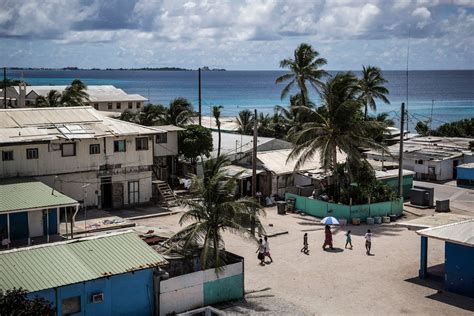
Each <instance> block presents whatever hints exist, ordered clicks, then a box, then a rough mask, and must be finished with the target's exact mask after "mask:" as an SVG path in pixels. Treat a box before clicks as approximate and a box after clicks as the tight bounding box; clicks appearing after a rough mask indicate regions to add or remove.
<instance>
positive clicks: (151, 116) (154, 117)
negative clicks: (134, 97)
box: [136, 104, 168, 126]
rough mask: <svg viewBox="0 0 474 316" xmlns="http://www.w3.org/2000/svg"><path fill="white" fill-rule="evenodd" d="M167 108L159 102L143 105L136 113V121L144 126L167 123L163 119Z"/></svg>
mask: <svg viewBox="0 0 474 316" xmlns="http://www.w3.org/2000/svg"><path fill="white" fill-rule="evenodd" d="M167 112H168V109H167V108H166V107H165V106H163V105H161V104H156V105H155V104H148V105H145V107H143V110H142V111H140V112H139V113H136V115H137V116H138V118H137V123H138V124H141V125H145V126H153V125H160V124H162V123H163V124H167V122H164V121H163V117H164V116H166V113H167Z"/></svg>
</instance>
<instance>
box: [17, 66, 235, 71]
mask: <svg viewBox="0 0 474 316" xmlns="http://www.w3.org/2000/svg"><path fill="white" fill-rule="evenodd" d="M8 69H10V70H105V71H110V70H125V71H128V70H132V71H133V70H140V71H196V70H197V69H188V68H180V67H142V68H79V67H62V68H45V67H41V68H36V67H9V68H8ZM201 70H202V71H226V70H225V69H224V68H209V67H208V66H204V67H202V68H201Z"/></svg>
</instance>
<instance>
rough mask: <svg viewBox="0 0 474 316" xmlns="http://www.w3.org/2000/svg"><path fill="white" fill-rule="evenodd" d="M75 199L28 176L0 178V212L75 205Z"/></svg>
mask: <svg viewBox="0 0 474 316" xmlns="http://www.w3.org/2000/svg"><path fill="white" fill-rule="evenodd" d="M77 204H78V203H77V201H76V200H74V199H71V198H70V197H68V196H66V195H64V194H62V193H60V192H58V191H56V190H55V191H54V194H53V189H52V188H51V187H49V186H47V185H46V184H44V183H42V182H40V181H37V180H35V179H30V178H12V179H3V180H0V213H4V212H12V211H21V210H25V211H27V210H28V209H39V208H52V207H55V206H65V205H77Z"/></svg>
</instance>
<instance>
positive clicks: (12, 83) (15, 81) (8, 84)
mask: <svg viewBox="0 0 474 316" xmlns="http://www.w3.org/2000/svg"><path fill="white" fill-rule="evenodd" d="M22 82H23V83H24V84H25V85H27V86H28V85H29V84H28V83H26V82H24V81H23V80H18V79H10V78H7V80H6V81H4V80H3V79H0V89H3V88H4V87H13V86H19V85H20V83H22ZM5 83H6V85H5Z"/></svg>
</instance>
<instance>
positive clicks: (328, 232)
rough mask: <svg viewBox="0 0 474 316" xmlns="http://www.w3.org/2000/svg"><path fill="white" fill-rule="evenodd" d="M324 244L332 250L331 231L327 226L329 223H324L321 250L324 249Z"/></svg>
mask: <svg viewBox="0 0 474 316" xmlns="http://www.w3.org/2000/svg"><path fill="white" fill-rule="evenodd" d="M326 246H329V249H331V250H334V248H333V246H332V232H331V227H329V225H326V228H325V231H324V244H323V250H326Z"/></svg>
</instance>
